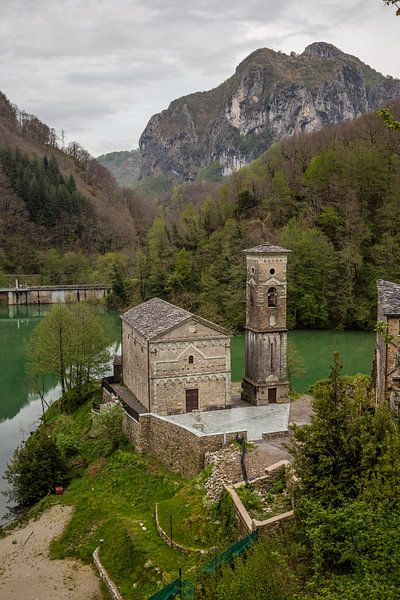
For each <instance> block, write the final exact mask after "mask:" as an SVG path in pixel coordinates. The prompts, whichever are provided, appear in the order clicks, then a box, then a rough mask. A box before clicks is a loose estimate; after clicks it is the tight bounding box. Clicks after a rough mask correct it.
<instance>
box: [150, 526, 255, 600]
mask: <svg viewBox="0 0 400 600" xmlns="http://www.w3.org/2000/svg"><path fill="white" fill-rule="evenodd" d="M257 539H258V529H256V530H255V531H252V533H249V535H247V536H246V537H244V538H242V539H241V540H239V541H238V542H236V544H233V546H230V547H229V548H227V549H226V550H225V552H223V553H222V554H220V555H219V556H215V557H214V558H213V559H211V560H210V561H208V562H207V563H206V564H205V565H204V566H203V568H202V570H201V573H202V574H204V575H211V573H214V571H217V570H218V569H219V568H220V567H222V565H223V564H227V563H228V564H229V563H231V562H232V561H233V560H234V559H235V558H236V557H237V556H240V555H241V554H243V552H246V550H247V549H248V548H249V547H250V546H251V545H252V544H253V542H255V541H256V540H257ZM194 594H195V586H194V584H193V582H192V581H190V580H187V579H184V580H182V579H180V578H179V577H178V578H177V579H174V581H171V583H169V584H168V585H166V586H165V587H163V588H162V590H160V591H159V592H157V593H156V594H154V595H153V596H151V597H150V598H148V600H174V598H183V599H187V600H189V599H190V598H194Z"/></svg>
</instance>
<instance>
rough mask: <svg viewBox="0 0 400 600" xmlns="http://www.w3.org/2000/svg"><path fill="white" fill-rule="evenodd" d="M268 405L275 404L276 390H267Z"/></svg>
mask: <svg viewBox="0 0 400 600" xmlns="http://www.w3.org/2000/svg"><path fill="white" fill-rule="evenodd" d="M268 404H276V388H268Z"/></svg>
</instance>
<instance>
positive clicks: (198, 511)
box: [158, 471, 216, 549]
mask: <svg viewBox="0 0 400 600" xmlns="http://www.w3.org/2000/svg"><path fill="white" fill-rule="evenodd" d="M208 475H209V472H208V471H205V472H203V473H200V475H198V476H197V477H195V478H194V479H192V480H190V481H189V482H188V483H186V484H185V485H184V486H183V487H182V488H181V489H180V490H179V491H178V492H177V493H176V494H175V495H174V496H173V497H172V498H168V499H167V500H163V501H162V502H160V503H159V505H158V520H159V523H160V525H161V527H162V529H163V530H164V531H165V532H166V533H167V535H170V517H171V516H172V539H173V541H174V542H176V543H177V544H180V545H181V546H184V547H185V548H198V549H204V548H210V547H211V546H213V544H215V543H216V523H215V521H214V520H213V518H212V516H211V515H210V514H209V512H208V511H207V510H206V509H205V507H204V481H205V480H206V479H207V476H208Z"/></svg>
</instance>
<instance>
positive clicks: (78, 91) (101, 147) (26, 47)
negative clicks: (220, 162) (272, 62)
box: [0, 0, 400, 155]
mask: <svg viewBox="0 0 400 600" xmlns="http://www.w3.org/2000/svg"><path fill="white" fill-rule="evenodd" d="M399 34H400V17H396V16H395V9H394V8H393V7H390V8H389V7H385V6H384V4H383V2H382V0H345V1H344V0H342V1H340V0H218V1H216V0H197V1H193V0H85V1H83V0H0V57H1V59H0V90H1V91H3V92H4V93H5V94H6V95H7V96H8V97H9V99H10V100H11V101H12V102H13V103H15V104H17V105H18V106H19V107H20V108H21V109H24V110H26V111H27V112H31V113H33V114H36V115H37V116H38V117H39V118H40V119H41V120H43V121H44V122H45V123H47V124H48V125H50V126H51V127H55V128H56V130H57V131H58V132H60V131H61V129H65V130H66V133H67V141H68V142H70V141H72V140H76V141H79V142H80V143H81V144H82V145H84V146H85V147H86V148H87V149H88V150H89V151H90V152H91V153H92V154H94V155H98V154H100V153H103V152H109V151H112V150H123V149H131V148H135V147H137V143H138V139H139V136H140V134H141V132H142V131H143V129H144V127H145V126H146V123H147V121H148V120H149V118H150V117H151V115H152V114H154V113H156V112H159V111H160V110H162V109H164V108H166V107H167V106H168V104H169V103H170V101H171V100H173V99H174V98H177V97H179V96H182V95H184V94H187V93H190V92H195V91H199V90H206V89H210V88H212V87H215V86H216V85H218V84H219V83H221V82H222V81H223V80H225V79H227V78H228V77H229V76H230V75H231V74H232V72H233V71H234V69H235V67H236V65H237V64H238V63H239V62H240V61H241V60H242V59H243V58H245V57H246V56H247V55H248V54H249V53H250V52H252V51H253V50H255V49H257V48H261V47H269V48H273V49H275V50H282V51H283V52H286V53H289V52H290V51H291V50H294V51H296V52H302V51H303V49H304V47H305V46H306V45H307V44H309V43H311V42H314V41H326V42H331V43H333V44H335V45H336V46H338V47H339V48H341V49H342V50H344V51H345V52H348V53H350V54H354V55H356V56H358V57H359V58H361V59H362V60H363V61H364V62H366V63H368V64H370V65H371V66H372V67H374V68H375V69H377V70H378V71H381V72H383V73H384V74H390V75H393V76H397V77H400V61H399V50H400V35H399Z"/></svg>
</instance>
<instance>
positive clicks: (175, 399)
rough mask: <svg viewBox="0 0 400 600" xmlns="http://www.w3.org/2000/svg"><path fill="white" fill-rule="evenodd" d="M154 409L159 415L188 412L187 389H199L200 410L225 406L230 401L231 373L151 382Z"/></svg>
mask: <svg viewBox="0 0 400 600" xmlns="http://www.w3.org/2000/svg"><path fill="white" fill-rule="evenodd" d="M151 385H152V390H153V392H152V398H153V405H152V411H154V412H155V413H157V414H159V415H164V416H166V415H173V414H179V413H184V412H186V390H187V389H197V390H198V395H199V410H209V409H210V408H211V409H217V408H225V407H226V406H227V405H228V404H229V403H230V394H229V390H230V374H224V373H218V374H210V375H192V376H187V377H174V378H163V379H156V380H153V381H152V382H151Z"/></svg>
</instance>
